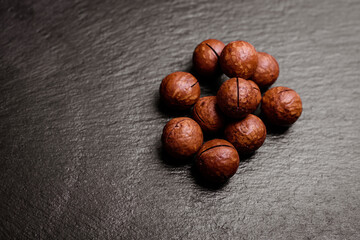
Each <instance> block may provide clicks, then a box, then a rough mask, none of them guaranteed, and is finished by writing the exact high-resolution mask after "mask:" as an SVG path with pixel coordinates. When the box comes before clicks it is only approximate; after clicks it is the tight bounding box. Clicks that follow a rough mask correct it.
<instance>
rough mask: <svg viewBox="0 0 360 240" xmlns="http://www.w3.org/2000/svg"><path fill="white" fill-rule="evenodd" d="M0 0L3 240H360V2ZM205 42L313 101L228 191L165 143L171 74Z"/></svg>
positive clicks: (246, 164)
mask: <svg viewBox="0 0 360 240" xmlns="http://www.w3.org/2000/svg"><path fill="white" fill-rule="evenodd" d="M0 2H1V4H0V27H1V28H0V216H1V218H0V238H1V239H15V238H17V239H27V238H31V239H359V238H360V184H359V183H360V140H359V138H360V120H359V119H360V109H359V104H360V79H359V76H360V2H359V1H356V0H353V1H335V0H334V1H310V0H309V1H268V2H267V3H265V1H260V0H259V1H236V0H228V1H218V2H215V1H182V0H176V1H137V0H131V1H90V0H89V1H69V0H66V1H45V0H41V1H35V0H34V1H10V0H9V1H4V0H1V1H0ZM208 38H216V39H220V40H222V41H224V42H225V43H228V42H230V41H233V40H239V39H241V40H246V41H249V42H251V43H252V44H253V45H254V46H255V47H256V49H257V50H259V51H266V52H268V53H270V54H272V55H273V56H275V57H276V58H277V60H278V62H279V64H280V77H279V79H278V81H277V82H276V84H275V86H280V85H283V86H287V87H290V88H293V89H295V90H296V91H297V92H298V93H299V94H300V96H301V97H302V101H303V114H302V116H301V117H300V119H299V120H298V122H296V123H295V124H294V125H293V126H292V127H291V128H289V129H288V130H287V131H285V132H284V133H281V132H276V131H275V132H274V131H273V132H271V131H270V133H269V134H268V136H267V139H266V141H265V144H264V145H263V147H262V148H260V149H259V150H258V151H257V152H256V154H254V155H253V156H251V157H250V158H248V159H246V161H243V162H242V163H241V166H240V168H239V170H238V172H237V174H236V175H235V176H234V177H233V178H232V179H231V181H230V182H229V183H228V184H226V185H225V186H223V187H222V188H219V189H213V188H208V187H206V186H203V185H201V184H199V182H198V181H197V180H196V178H195V177H194V174H193V173H192V171H191V164H185V165H181V166H174V165H172V164H168V163H167V161H166V159H164V156H163V154H162V151H161V143H160V136H161V132H162V128H163V126H164V125H165V123H166V122H167V121H168V120H169V119H170V118H172V117H174V116H177V115H181V114H179V113H167V112H166V111H164V109H162V108H161V107H159V96H158V89H159V85H160V82H161V80H162V78H163V77H165V76H166V75H167V74H169V73H171V72H173V71H190V69H191V57H192V52H193V50H194V48H195V47H196V45H197V44H198V43H200V42H201V41H203V40H205V39H208ZM225 79H226V77H223V78H222V80H225ZM201 85H202V96H206V95H213V94H215V93H216V90H217V89H216V87H214V84H210V85H206V84H201ZM215 85H216V84H215ZM185 114H187V113H185Z"/></svg>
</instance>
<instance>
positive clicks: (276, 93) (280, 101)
mask: <svg viewBox="0 0 360 240" xmlns="http://www.w3.org/2000/svg"><path fill="white" fill-rule="evenodd" d="M261 111H262V113H263V114H264V115H265V117H266V119H267V120H269V122H271V123H272V124H274V125H278V126H289V125H291V124H293V123H294V122H296V120H298V118H299V117H300V115H301V112H302V103H301V98H300V96H299V94H297V92H295V91H294V90H292V89H290V88H287V87H273V88H271V89H269V90H268V91H266V92H265V94H264V96H263V98H262V102H261Z"/></svg>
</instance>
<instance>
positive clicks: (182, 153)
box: [162, 117, 203, 159]
mask: <svg viewBox="0 0 360 240" xmlns="http://www.w3.org/2000/svg"><path fill="white" fill-rule="evenodd" d="M162 143H163V147H164V149H165V150H166V152H167V153H168V154H169V155H171V156H173V157H175V158H177V159H186V158H188V157H190V156H192V155H194V154H195V153H196V152H197V151H198V150H199V149H200V147H201V145H202V143H203V133H202V131H201V128H200V126H199V125H198V124H197V123H196V122H195V121H194V120H192V119H191V118H188V117H180V118H174V119H171V120H170V121H169V122H168V123H167V124H166V125H165V127H164V129H163V134H162Z"/></svg>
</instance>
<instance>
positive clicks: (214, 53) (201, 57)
mask: <svg viewBox="0 0 360 240" xmlns="http://www.w3.org/2000/svg"><path fill="white" fill-rule="evenodd" d="M224 47H225V44H224V43H223V42H221V41H219V40H216V39H208V40H205V41H203V42H201V43H200V44H199V45H197V47H196V48H195V50H194V53H193V63H194V68H195V70H196V72H198V73H199V74H200V75H203V76H210V75H214V74H217V73H220V72H221V71H220V65H219V58H220V55H221V52H222V50H223V49H224Z"/></svg>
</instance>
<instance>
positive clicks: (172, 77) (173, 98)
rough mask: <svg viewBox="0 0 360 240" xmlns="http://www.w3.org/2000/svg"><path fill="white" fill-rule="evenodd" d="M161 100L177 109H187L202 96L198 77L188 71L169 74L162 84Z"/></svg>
mask: <svg viewBox="0 0 360 240" xmlns="http://www.w3.org/2000/svg"><path fill="white" fill-rule="evenodd" d="M160 96H161V100H162V101H163V102H164V103H165V104H166V105H168V106H170V107H173V108H175V109H187V108H190V107H191V106H192V105H194V104H195V103H196V101H197V100H199V98H200V86H199V82H198V81H197V79H196V78H195V77H194V76H193V75H191V74H190V73H187V72H174V73H171V74H169V75H167V76H166V77H165V78H164V79H163V80H162V82H161V85H160Z"/></svg>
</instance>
